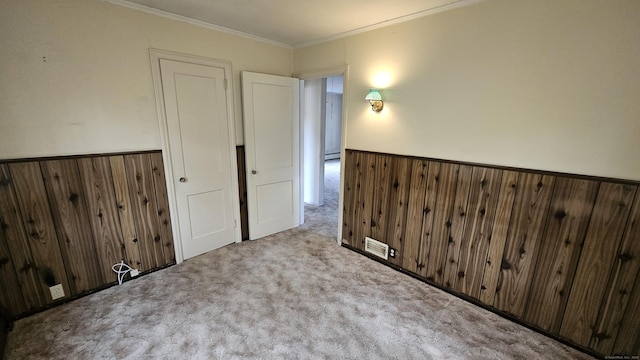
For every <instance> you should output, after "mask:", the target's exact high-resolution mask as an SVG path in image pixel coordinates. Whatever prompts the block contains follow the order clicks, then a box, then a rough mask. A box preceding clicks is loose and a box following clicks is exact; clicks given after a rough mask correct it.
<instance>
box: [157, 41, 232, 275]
mask: <svg viewBox="0 0 640 360" xmlns="http://www.w3.org/2000/svg"><path fill="white" fill-rule="evenodd" d="M149 57H150V59H151V76H152V78H153V90H154V93H155V98H156V111H157V113H158V125H159V127H160V140H161V144H162V159H163V161H164V172H165V178H166V181H167V195H168V198H169V212H170V217H171V232H172V234H173V242H174V247H175V251H176V263H178V264H179V263H181V262H182V261H184V253H183V249H182V238H181V237H180V223H179V222H178V214H177V211H178V204H177V200H176V191H175V187H174V185H173V183H174V181H173V180H174V179H175V177H174V172H173V164H172V163H171V156H170V153H171V147H170V146H169V136H168V135H169V133H168V127H167V116H166V114H165V107H164V95H163V91H162V78H161V75H160V59H166V60H173V61H180V62H185V63H190V64H197V65H205V66H212V67H217V68H222V69H224V77H225V80H226V84H227V87H226V94H225V96H226V102H227V125H228V132H229V135H228V136H229V157H230V159H229V160H230V164H231V165H230V166H231V169H230V170H231V197H232V199H231V200H232V202H233V216H234V220H235V229H234V235H235V242H237V243H238V242H240V241H242V235H241V233H240V223H239V221H240V191H239V189H238V169H237V164H238V158H237V154H236V134H235V128H236V127H235V116H234V113H233V84H232V81H231V79H232V74H233V73H232V71H231V63H230V62H228V61H223V60H215V59H209V58H205V57H200V56H194V55H188V54H180V53H176V52H170V51H164V50H158V49H152V48H150V49H149Z"/></svg>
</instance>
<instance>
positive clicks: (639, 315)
mask: <svg viewBox="0 0 640 360" xmlns="http://www.w3.org/2000/svg"><path fill="white" fill-rule="evenodd" d="M635 259H636V261H638V254H636V257H635ZM611 354H630V355H638V356H640V276H637V275H636V281H635V284H634V285H633V291H632V292H630V293H629V304H628V305H627V309H626V311H625V313H624V316H623V317H622V321H621V322H620V329H619V331H618V334H617V336H616V337H615V343H614V345H613V350H612V351H611Z"/></svg>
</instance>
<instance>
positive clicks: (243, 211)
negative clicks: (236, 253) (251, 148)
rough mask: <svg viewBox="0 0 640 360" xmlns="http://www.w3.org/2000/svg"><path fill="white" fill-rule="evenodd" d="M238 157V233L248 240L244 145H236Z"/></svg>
mask: <svg viewBox="0 0 640 360" xmlns="http://www.w3.org/2000/svg"><path fill="white" fill-rule="evenodd" d="M236 156H237V157H238V189H239V191H240V194H239V195H240V233H241V234H242V240H249V208H248V207H247V171H246V157H245V153H244V146H237V147H236Z"/></svg>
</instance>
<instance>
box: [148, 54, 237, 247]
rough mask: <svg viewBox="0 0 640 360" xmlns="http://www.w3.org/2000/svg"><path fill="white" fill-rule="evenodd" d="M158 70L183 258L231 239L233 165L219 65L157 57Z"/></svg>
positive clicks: (226, 103) (228, 241) (223, 71)
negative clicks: (158, 58) (158, 61)
mask: <svg viewBox="0 0 640 360" xmlns="http://www.w3.org/2000/svg"><path fill="white" fill-rule="evenodd" d="M160 74H161V79H162V92H163V99H164V109H165V114H166V126H167V128H166V138H167V140H168V145H169V152H170V161H171V172H172V175H173V179H172V181H173V187H174V190H175V201H176V205H177V218H178V227H179V233H180V239H181V244H182V253H183V258H184V259H188V258H190V257H193V256H196V255H200V254H202V253H205V252H207V251H210V250H213V249H216V248H219V247H221V246H224V245H227V244H230V243H233V242H235V241H236V231H235V226H236V222H235V219H236V216H234V214H235V211H234V205H233V199H234V196H233V191H234V189H237V185H236V186H233V179H234V176H232V175H233V173H232V171H233V170H232V169H235V167H236V166H237V165H236V164H237V163H236V161H235V160H234V158H235V156H236V155H235V151H233V152H232V150H231V149H234V150H235V148H234V147H233V146H232V145H235V144H231V142H232V140H231V139H230V134H231V132H230V131H229V128H230V125H231V124H232V122H231V124H230V122H229V119H230V116H229V111H230V110H229V103H228V100H227V93H226V91H227V90H226V89H225V88H226V80H225V69H224V68H220V67H214V66H207V65H200V64H192V63H186V62H181V61H173V60H167V59H160ZM231 121H232V120H231ZM233 142H235V141H233Z"/></svg>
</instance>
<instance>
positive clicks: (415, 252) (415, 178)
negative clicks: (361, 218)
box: [402, 159, 433, 274]
mask: <svg viewBox="0 0 640 360" xmlns="http://www.w3.org/2000/svg"><path fill="white" fill-rule="evenodd" d="M428 174H429V162H428V161H426V160H419V159H415V160H413V161H412V162H411V180H410V188H409V198H408V200H407V222H406V229H405V242H404V247H403V249H402V267H403V268H404V269H406V270H409V271H411V272H412V273H416V274H418V273H420V270H422V269H424V267H425V265H424V260H423V250H422V249H424V247H425V243H428V241H429V239H428V237H429V236H430V235H431V234H430V233H429V234H428V235H427V236H426V237H424V236H422V227H423V226H424V224H423V217H426V216H423V214H424V213H425V211H427V208H428V206H426V204H425V201H426V198H425V193H426V189H427V177H428ZM428 212H431V210H429V211H428ZM429 219H431V221H433V218H432V217H431V216H429Z"/></svg>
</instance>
